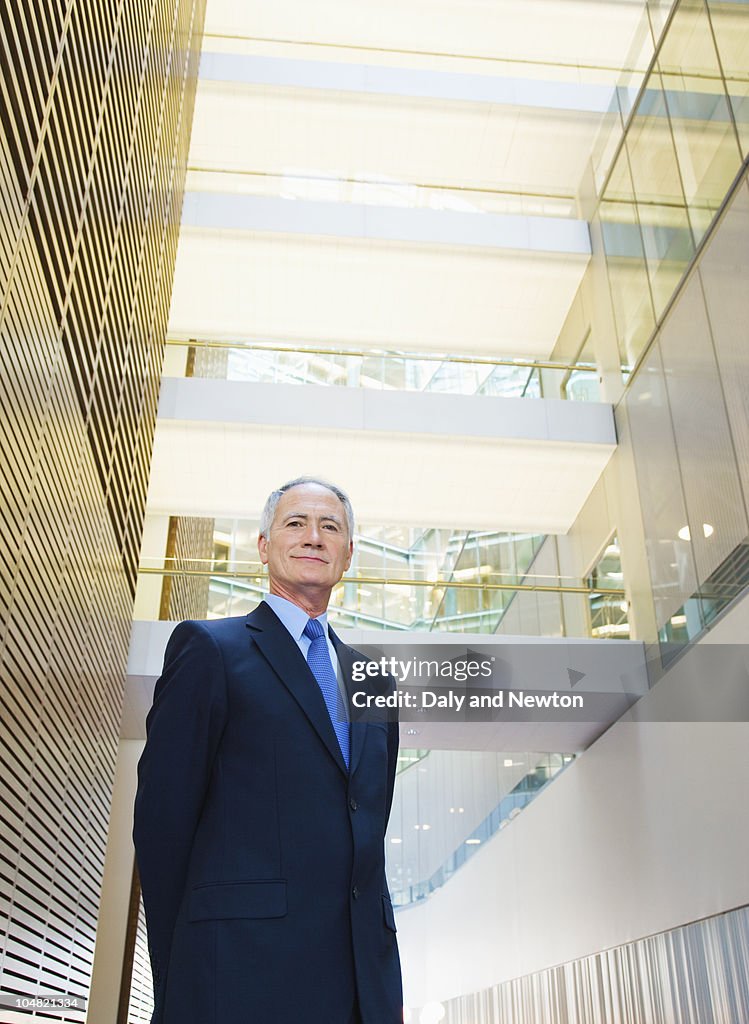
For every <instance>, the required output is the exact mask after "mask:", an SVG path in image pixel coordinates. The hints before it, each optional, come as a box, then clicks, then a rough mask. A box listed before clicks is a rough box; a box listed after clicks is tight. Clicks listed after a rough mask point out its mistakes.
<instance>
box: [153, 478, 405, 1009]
mask: <svg viewBox="0 0 749 1024" xmlns="http://www.w3.org/2000/svg"><path fill="white" fill-rule="evenodd" d="M352 538H353V513H352V510H351V503H350V501H349V499H348V497H347V496H346V494H345V493H344V492H343V491H341V490H340V489H339V488H338V487H335V486H333V485H332V484H329V483H326V482H324V481H320V480H316V479H312V478H309V477H301V478H299V479H297V480H292V481H290V482H289V483H287V484H285V485H284V486H283V487H281V488H280V489H279V490H277V491H274V492H273V493H272V494H271V496H270V497H269V499H268V501H267V503H266V506H265V509H264V511H263V516H262V520H261V524H260V537H259V539H258V549H259V552H260V558H261V560H262V562H263V563H264V564H265V565H267V567H268V577H269V581H270V594H268V595H267V596H266V597H265V599H264V600H263V601H262V602H261V603H260V605H259V606H258V607H257V608H256V609H255V611H253V612H252V613H251V614H250V615H247V616H243V617H241V618H229V619H222V620H215V621H209V622H183V623H181V624H180V625H179V626H177V628H176V629H175V630H174V633H173V634H172V637H171V639H170V641H169V644H168V646H167V650H166V656H165V661H164V670H163V674H162V676H161V678H160V679H159V681H158V682H157V684H156V690H155V694H154V703H153V707H152V708H151V711H150V712H149V715H148V720H147V737H148V738H147V741H146V745H145V749H144V752H143V756H142V757H141V760H140V764H139V766H138V780H139V781H138V793H137V797H136V805H135V829H134V839H135V846H136V854H137V861H138V868H139V873H140V880H141V887H142V892H143V901H144V905H145V910H146V922H147V925H148V940H149V952H150V955H151V963H152V968H153V978H154V1000H155V1010H154V1015H153V1018H152V1021H153V1024H229V1022H230V1024H400V1022H401V1020H402V997H401V979H400V965H399V960H398V949H397V944H396V937H395V919H394V916H393V908H392V906H391V903H390V899H389V895H388V888H387V882H386V879H385V863H384V835H385V828H386V825H387V819H388V815H389V813H390V805H391V801H392V797H393V784H394V779H395V767H396V756H397V748H398V731H397V730H398V726H397V723H387V722H382V723H363V722H348V721H346V720H345V715H342V714H341V709H342V703H343V702H342V701H341V696H340V687H339V685H338V680H337V679H336V671H337V670H338V673H339V675H340V677H341V678H342V679H343V680H344V682H345V680H346V679H347V678H348V677H350V671H351V662H352V660H354V659H355V658H357V657H359V656H358V655H357V654H356V652H354V651H352V650H351V648H348V647H347V646H346V645H345V644H343V643H342V642H341V641H340V640H339V638H338V637H337V636H336V635H335V633H334V632H333V631H332V629H330V627H329V626H328V625H327V618H326V611H327V606H328V600H329V598H330V593H331V590H332V588H333V587H334V586H335V584H336V583H337V582H338V581H339V580H340V578H341V576H342V575H343V573H344V572H345V571H346V569H347V568H348V567H349V565H350V563H351V555H352V551H353V541H352Z"/></svg>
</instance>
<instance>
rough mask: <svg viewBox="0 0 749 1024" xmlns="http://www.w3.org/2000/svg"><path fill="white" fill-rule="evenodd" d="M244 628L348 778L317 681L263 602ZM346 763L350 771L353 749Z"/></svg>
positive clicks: (282, 625)
mask: <svg viewBox="0 0 749 1024" xmlns="http://www.w3.org/2000/svg"><path fill="white" fill-rule="evenodd" d="M247 627H248V628H249V630H250V632H251V634H252V639H253V640H254V641H255V643H256V644H257V646H258V648H259V649H260V651H261V652H262V654H263V656H264V657H265V659H266V660H267V662H268V663H269V664H270V666H271V668H272V669H273V671H274V672H275V673H276V675H277V676H278V678H279V679H280V680H281V682H282V683H283V685H284V686H285V687H286V689H287V690H288V691H289V692H290V693H291V695H292V697H293V698H294V700H295V701H296V702H297V704H298V705H299V707H300V708H301V709H302V711H303V712H304V714H305V715H306V716H307V718H308V719H309V720H310V722H311V723H312V726H313V728H314V729H315V732H316V733H317V734H318V736H319V737H320V739H321V740H322V741H323V743H324V744H325V746H326V747H327V748H328V751H329V752H330V755H331V757H332V758H333V760H334V761H335V762H336V764H337V765H338V767H339V768H340V769H341V771H342V772H343V773H344V775H348V774H349V773H348V771H347V769H346V763H345V761H344V760H343V754H342V753H341V748H340V746H339V744H338V737H337V736H336V734H335V731H334V729H333V724H332V722H331V721H330V715H329V714H328V709H327V707H326V706H325V701H324V700H323V695H322V693H321V692H320V687H319V685H318V682H317V680H316V679H315V677H314V675H313V674H312V672H311V670H310V667H309V665H308V664H307V662H306V661H305V659H304V657H303V655H302V652H301V651H300V650H299V648H298V647H297V645H296V643H295V642H294V639H293V637H292V636H291V635H290V634H289V631H288V630H287V629H286V627H285V626H284V624H283V623H282V622H281V620H280V619H279V618H278V616H277V615H276V614H275V612H274V611H273V609H272V608H271V607H270V605H268V604H267V603H266V602H265V601H261V602H260V604H259V605H258V606H257V608H256V609H255V610H254V611H253V612H250V614H249V615H248V616H247ZM335 639H336V640H337V639H338V638H337V637H336V638H335ZM333 642H334V643H335V640H334V641H333ZM338 642H339V643H340V641H338ZM337 651H338V648H337V647H336V652H337ZM352 747H353V743H352ZM350 760H351V770H352V772H353V767H354V763H353V750H352V756H351V758H350Z"/></svg>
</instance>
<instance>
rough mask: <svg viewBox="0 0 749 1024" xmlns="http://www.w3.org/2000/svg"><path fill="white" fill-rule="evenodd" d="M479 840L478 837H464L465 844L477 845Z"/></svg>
mask: <svg viewBox="0 0 749 1024" xmlns="http://www.w3.org/2000/svg"><path fill="white" fill-rule="evenodd" d="M480 842H481V840H480V839H466V846H478V845H479V844H480Z"/></svg>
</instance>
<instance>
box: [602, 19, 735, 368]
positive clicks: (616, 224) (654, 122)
mask: <svg viewBox="0 0 749 1024" xmlns="http://www.w3.org/2000/svg"><path fill="white" fill-rule="evenodd" d="M731 7H735V5H731V4H713V3H706V2H704V0H680V2H679V3H677V4H676V5H675V8H674V10H673V13H672V15H671V20H670V21H669V22H668V23H667V25H666V29H665V32H664V35H663V38H662V39H661V41H660V45H659V47H658V49H657V51H656V55H655V58H654V61H653V63H652V65H651V69H650V71H649V74H648V75H647V77H646V79H645V82H644V85H643V87H642V89H641V90H640V92H639V95H638V97H637V101H636V103H635V106H634V109H633V111H632V114H631V117H630V121H629V124H628V125H627V130H626V133H625V135H624V137H623V140H622V142H621V144H620V146H619V149H618V152H617V153H616V156H615V158H614V160H613V163H612V166H611V170H610V173H609V174H608V178H607V180H606V183H605V186H604V188H603V191H602V195H601V201H600V205H599V209H598V212H597V214H596V220H597V221H598V222H599V223H600V229H601V237H602V239H603V247H604V251H605V258H606V266H607V271H608V278H609V287H610V292H611V300H612V305H613V310H614V318H615V325H616V332H617V340H618V344H619V351H620V359H621V362H622V364H623V365H624V366H629V367H631V366H632V365H633V364H635V363H636V362H637V360H638V359H639V357H640V356H641V354H642V352H643V350H644V348H645V346H646V344H647V343H648V341H649V339H650V337H651V336H652V333H653V330H654V329H655V326H656V324H657V323H658V322H659V321H660V319H661V318H662V316H663V315H664V313H665V311H666V309H667V307H668V305H669V303H670V301H671V299H672V297H673V295H674V292H675V290H676V288H677V286H678V285H679V282H680V281H681V279H682V278H683V276H684V272H685V271H686V269H687V267H688V266H689V265H690V263H691V261H692V259H693V257H694V255H695V252H696V249H697V247H698V246H699V245H700V243H701V241H702V239H703V238H704V236H705V233H706V232H707V230H708V228H709V227H710V225H711V223H712V222H713V219H714V217H715V214H716V212H717V210H718V209H719V207H720V206H721V203H722V202H723V199H724V198H725V196H726V193H727V192H728V191H729V189H730V186H731V183H732V182H733V180H734V178H735V177H736V175H737V173H738V172H739V169H740V167H741V162H742V158H743V155H744V154H745V152H746V137H745V136H746V117H747V95H746V94H747V88H748V87H749V86H748V80H749V79H748V76H747V71H746V69H747V67H749V63H747V62H748V61H749V42H748V40H747V26H746V18H745V17H744V18H743V19H742V18H739V17H738V16H735V15H734V16H732V15H731V12H730V10H728V9H729V8H731ZM729 26H731V27H732V28H733V29H734V30H735V34H736V37H735V38H732V37H731V34H730V31H729ZM742 60H743V64H742V63H741V61H742ZM724 61H725V63H724Z"/></svg>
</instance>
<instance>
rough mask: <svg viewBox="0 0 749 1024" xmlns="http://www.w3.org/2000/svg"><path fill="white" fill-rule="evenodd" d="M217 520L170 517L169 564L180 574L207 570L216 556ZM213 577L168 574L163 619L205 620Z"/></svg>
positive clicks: (167, 548) (165, 579)
mask: <svg viewBox="0 0 749 1024" xmlns="http://www.w3.org/2000/svg"><path fill="white" fill-rule="evenodd" d="M214 526H215V520H214V519H208V518H206V517H204V516H170V517H169V532H168V534H167V541H166V563H165V564H166V565H167V566H168V567H169V568H170V569H173V570H174V571H175V572H176V573H179V572H185V571H187V572H189V571H190V570H191V569H199V570H203V571H205V569H206V565H207V564H208V562H209V560H210V559H212V558H213V531H214ZM210 583H211V578H210V576H178V575H177V576H165V577H164V582H163V584H162V587H161V607H160V609H159V618H160V619H170V620H173V621H181V620H182V619H204V618H205V617H206V614H207V612H208V590H209V587H210Z"/></svg>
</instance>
